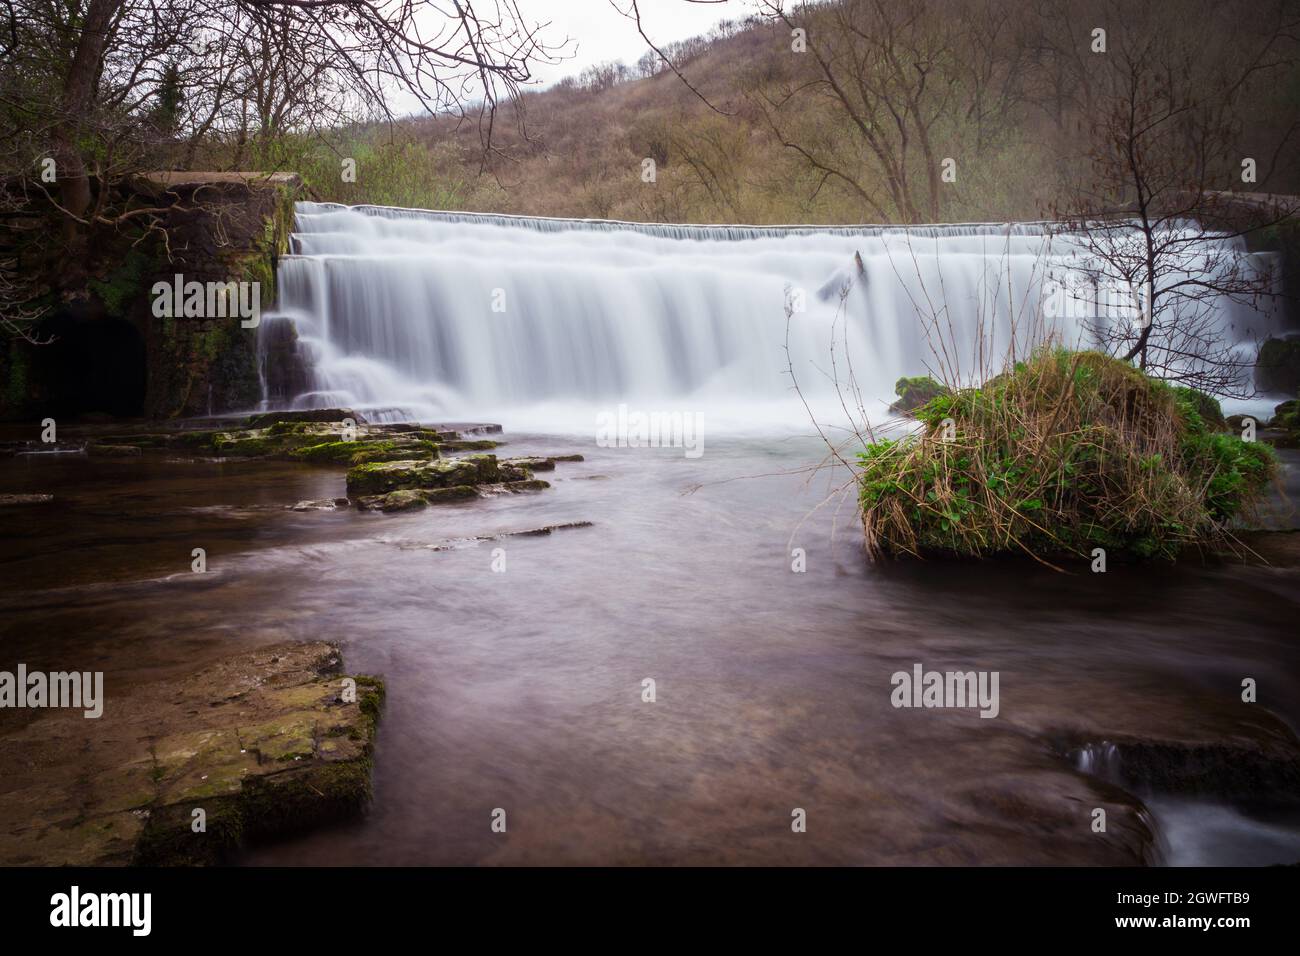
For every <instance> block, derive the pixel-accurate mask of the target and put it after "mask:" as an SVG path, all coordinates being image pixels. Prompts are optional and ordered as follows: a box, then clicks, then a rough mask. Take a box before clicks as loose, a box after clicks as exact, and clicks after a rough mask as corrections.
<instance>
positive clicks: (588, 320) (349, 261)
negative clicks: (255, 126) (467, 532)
mask: <svg viewBox="0 0 1300 956" xmlns="http://www.w3.org/2000/svg"><path fill="white" fill-rule="evenodd" d="M293 249H294V252H295V254H294V255H292V256H289V257H286V258H284V259H283V260H282V261H281V264H280V268H279V274H278V281H279V303H278V311H277V313H275V314H273V315H270V316H268V317H267V319H266V320H265V322H264V334H266V335H272V334H274V326H275V324H276V323H277V322H283V321H292V322H293V323H294V324H295V326H296V328H297V331H298V333H299V336H300V348H301V350H302V354H303V355H304V357H305V359H306V360H307V363H308V365H309V366H310V369H311V372H310V376H311V384H310V387H309V389H308V390H307V391H306V392H305V393H303V394H300V395H297V396H293V404H294V405H296V406H333V405H345V406H349V407H354V408H357V409H359V410H365V411H367V412H369V413H370V417H372V418H377V419H384V418H423V419H428V418H438V417H442V418H447V417H454V418H476V417H477V418H482V417H495V418H504V417H507V415H509V414H510V413H512V412H514V413H518V412H519V411H520V410H525V411H526V410H530V409H534V410H535V409H537V408H538V407H545V408H546V409H547V414H546V416H545V417H547V418H549V419H550V420H551V421H552V422H555V421H557V420H564V421H566V422H567V423H569V424H573V423H574V422H575V421H578V420H580V419H581V418H582V417H583V416H584V415H586V416H587V417H589V411H587V410H589V409H590V407H591V406H592V405H598V404H608V403H609V402H611V401H614V400H618V401H627V402H634V403H640V404H643V405H651V404H657V405H666V404H674V405H675V406H678V407H689V408H691V409H695V410H709V411H712V412H714V413H715V414H716V415H717V416H718V417H719V418H720V419H723V420H727V421H729V422H735V423H738V424H743V422H744V420H745V419H746V418H747V417H748V418H749V419H750V420H761V421H763V422H764V423H766V424H770V423H771V422H772V421H773V419H776V420H779V421H781V422H783V423H786V424H791V423H806V421H807V412H806V410H805V409H804V407H803V405H802V403H801V401H800V400H799V399H798V397H797V396H796V395H795V394H794V393H793V392H792V390H791V384H792V383H791V379H790V376H789V375H788V374H787V369H788V367H793V369H794V373H795V375H796V376H797V379H798V384H799V386H800V389H801V391H802V392H803V393H804V397H805V398H807V399H808V400H809V401H810V402H812V403H813V405H814V406H815V407H816V408H817V409H818V410H819V411H822V410H827V411H828V414H829V413H830V412H831V411H833V410H835V409H836V408H838V406H839V394H837V389H836V383H838V386H839V389H840V390H841V392H847V397H848V399H849V404H850V406H856V405H857V403H858V400H859V399H860V400H861V401H862V403H863V404H864V405H866V406H869V407H870V408H871V409H873V410H874V408H875V403H877V402H880V401H884V402H888V401H889V400H891V399H892V396H893V385H894V381H895V380H896V379H897V378H898V377H899V376H900V375H914V374H923V373H924V372H925V371H926V370H927V369H928V370H930V371H933V372H936V373H940V374H942V375H943V376H944V377H945V378H949V379H951V378H958V379H962V380H968V379H972V378H978V377H980V376H982V375H985V374H988V373H989V372H990V371H1000V370H1001V367H1002V365H1003V361H1004V360H1005V359H1006V358H1007V357H1008V356H1010V355H1020V354H1023V353H1024V352H1025V351H1027V350H1028V349H1030V348H1032V347H1033V345H1034V344H1036V343H1038V342H1041V341H1043V340H1044V339H1045V338H1046V337H1048V336H1052V337H1054V338H1056V339H1057V340H1059V341H1060V342H1062V343H1063V344H1067V345H1078V344H1084V345H1086V344H1089V343H1090V342H1092V341H1093V339H1094V336H1095V332H1096V330H1097V327H1098V323H1103V324H1105V323H1114V322H1118V321H1127V320H1126V319H1124V318H1123V317H1122V316H1120V315H1118V314H1117V313H1116V312H1115V305H1116V304H1115V302H1113V301H1112V300H1110V299H1106V298H1105V297H1104V296H1102V295H1101V293H1100V292H1099V291H1098V287H1097V283H1098V282H1099V281H1100V277H1101V276H1102V274H1103V273H1104V271H1105V270H1104V269H1103V268H1102V266H1101V265H1100V264H1099V263H1098V262H1097V261H1096V260H1095V258H1090V257H1089V256H1088V255H1087V254H1086V253H1085V250H1084V247H1083V246H1082V245H1081V244H1080V242H1079V241H1078V239H1077V238H1076V237H1072V236H1070V235H1068V234H1062V233H1060V232H1059V231H1058V230H1057V229H1056V228H1055V227H1052V226H1050V225H1047V224H1034V223H1020V224H964V225H950V226H918V227H909V228H893V227H888V228H884V227H749V226H679V225H656V224H643V223H612V222H601V221H586V220H556V219H536V218H527V217H510V216H491V215H477V214H468V213H440V212H429V211H424V210H400V209H388V208H380V207H357V208H348V207H343V206H334V205H321V204H314V203H302V204H300V205H299V207H298V214H297V225H296V227H295V234H294V237H293ZM1207 264H1208V265H1207ZM1166 266H1167V267H1168V268H1169V271H1168V274H1167V275H1165V276H1162V278H1161V282H1162V283H1168V284H1172V283H1174V282H1176V281H1177V280H1179V279H1180V278H1183V277H1185V276H1187V275H1191V274H1198V275H1200V274H1201V273H1200V272H1199V271H1198V270H1203V269H1206V268H1208V269H1209V270H1210V272H1209V273H1206V274H1205V277H1208V278H1211V279H1213V278H1216V277H1217V276H1219V274H1221V273H1224V272H1225V271H1227V270H1230V269H1242V270H1246V271H1251V272H1252V274H1254V271H1256V270H1264V271H1267V270H1271V269H1273V268H1275V263H1274V262H1273V259H1272V257H1271V256H1269V255H1265V254H1251V253H1248V252H1247V251H1246V249H1245V246H1244V244H1243V242H1242V240H1241V239H1240V238H1239V237H1232V238H1210V239H1205V240H1203V241H1199V242H1197V243H1194V244H1190V245H1189V246H1188V249H1187V251H1186V253H1184V254H1181V255H1180V259H1179V261H1177V262H1172V263H1166ZM1103 285H1104V283H1103ZM1058 289H1060V290H1062V291H1054V290H1058ZM1099 296H1101V298H1100V299H1099ZM1215 305H1216V318H1215V321H1216V322H1217V323H1218V325H1219V330H1220V332H1221V334H1222V336H1223V337H1224V339H1225V341H1227V342H1240V343H1250V346H1249V347H1253V343H1254V341H1255V339H1256V338H1257V337H1259V336H1261V335H1263V334H1266V333H1267V331H1268V330H1269V328H1271V324H1272V323H1274V322H1275V321H1276V315H1275V309H1274V303H1273V302H1272V300H1271V297H1264V299H1263V300H1260V301H1252V302H1250V303H1244V302H1237V301H1234V300H1232V299H1229V298H1227V297H1224V298H1223V299H1222V300H1221V301H1218V302H1217V303H1215ZM266 330H271V331H266ZM542 417H543V416H534V419H535V420H538V419H540V418H542ZM514 420H516V421H518V419H514ZM536 423H538V424H540V421H536ZM529 424H534V422H529Z"/></svg>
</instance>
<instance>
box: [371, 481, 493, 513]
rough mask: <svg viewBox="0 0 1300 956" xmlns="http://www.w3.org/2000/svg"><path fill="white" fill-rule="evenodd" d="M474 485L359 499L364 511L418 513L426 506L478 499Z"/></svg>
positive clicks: (402, 491) (405, 490) (405, 491)
mask: <svg viewBox="0 0 1300 956" xmlns="http://www.w3.org/2000/svg"><path fill="white" fill-rule="evenodd" d="M477 497H478V491H477V490H475V488H474V486H473V485H453V486H451V487H450V488H404V489H402V490H400V491H390V492H388V493H387V494H382V495H363V496H362V497H360V498H358V499H357V507H358V508H359V509H360V510H362V511H383V512H397V511H417V510H419V509H420V508H423V507H425V506H426V505H437V504H446V503H448V502H452V501H466V500H468V499H470V498H477Z"/></svg>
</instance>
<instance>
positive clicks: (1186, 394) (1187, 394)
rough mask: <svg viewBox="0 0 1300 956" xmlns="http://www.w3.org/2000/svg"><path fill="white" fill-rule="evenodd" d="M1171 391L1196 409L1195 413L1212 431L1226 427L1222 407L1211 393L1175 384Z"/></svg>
mask: <svg viewBox="0 0 1300 956" xmlns="http://www.w3.org/2000/svg"><path fill="white" fill-rule="evenodd" d="M1173 391H1174V395H1175V396H1176V397H1177V398H1178V399H1179V400H1180V401H1182V402H1185V403H1186V404H1188V405H1190V406H1191V407H1192V408H1194V409H1196V413H1197V414H1198V415H1200V416H1201V419H1202V420H1203V421H1204V422H1205V424H1206V426H1207V427H1209V428H1210V429H1211V430H1212V431H1224V430H1225V429H1226V428H1227V427H1228V422H1227V419H1225V418H1224V417H1223V407H1222V406H1221V405H1220V404H1219V400H1218V399H1217V398H1215V397H1214V396H1213V395H1207V394H1205V392H1200V391H1197V390H1196V389H1194V388H1187V387H1186V386H1183V385H1175V386H1174V388H1173Z"/></svg>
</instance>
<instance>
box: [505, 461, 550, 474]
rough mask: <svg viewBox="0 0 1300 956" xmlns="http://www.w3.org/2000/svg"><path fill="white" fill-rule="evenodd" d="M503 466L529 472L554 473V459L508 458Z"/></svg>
mask: <svg viewBox="0 0 1300 956" xmlns="http://www.w3.org/2000/svg"><path fill="white" fill-rule="evenodd" d="M502 464H503V465H515V466H518V467H520V468H524V469H527V470H528V471H554V470H555V459H554V458H507V459H505V460H504V461H503V462H502Z"/></svg>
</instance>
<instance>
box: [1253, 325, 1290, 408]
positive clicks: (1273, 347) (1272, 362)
mask: <svg viewBox="0 0 1300 956" xmlns="http://www.w3.org/2000/svg"><path fill="white" fill-rule="evenodd" d="M1255 385H1256V386H1257V387H1258V388H1259V390H1260V391H1262V392H1286V393H1287V394H1289V395H1294V394H1295V393H1296V390H1297V389H1300V338H1292V339H1267V340H1265V342H1264V344H1263V345H1261V346H1260V348H1259V357H1258V358H1257V359H1256V360H1255Z"/></svg>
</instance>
